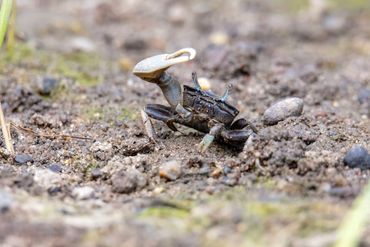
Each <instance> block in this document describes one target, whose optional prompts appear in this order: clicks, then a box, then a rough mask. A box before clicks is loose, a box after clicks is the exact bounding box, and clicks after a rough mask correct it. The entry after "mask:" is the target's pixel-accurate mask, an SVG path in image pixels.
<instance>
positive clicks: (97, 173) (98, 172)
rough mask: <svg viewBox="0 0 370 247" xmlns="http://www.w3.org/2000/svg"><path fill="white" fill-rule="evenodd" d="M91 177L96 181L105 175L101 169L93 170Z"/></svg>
mask: <svg viewBox="0 0 370 247" xmlns="http://www.w3.org/2000/svg"><path fill="white" fill-rule="evenodd" d="M90 175H91V179H93V180H95V179H98V178H100V177H102V176H103V175H104V173H103V171H102V170H101V169H99V168H95V169H92V170H91V173H90Z"/></svg>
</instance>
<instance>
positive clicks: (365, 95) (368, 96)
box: [357, 88, 370, 104]
mask: <svg viewBox="0 0 370 247" xmlns="http://www.w3.org/2000/svg"><path fill="white" fill-rule="evenodd" d="M357 99H358V102H359V103H360V104H365V103H368V104H370V89H369V88H365V89H362V90H360V92H359V93H358V95H357Z"/></svg>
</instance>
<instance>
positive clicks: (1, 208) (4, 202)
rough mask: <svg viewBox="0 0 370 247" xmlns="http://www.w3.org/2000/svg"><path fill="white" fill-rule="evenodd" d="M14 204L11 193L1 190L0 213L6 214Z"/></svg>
mask: <svg viewBox="0 0 370 247" xmlns="http://www.w3.org/2000/svg"><path fill="white" fill-rule="evenodd" d="M11 204H12V198H11V196H10V195H9V193H7V192H5V191H3V190H0V213H5V212H6V211H8V210H9V208H10V206H11Z"/></svg>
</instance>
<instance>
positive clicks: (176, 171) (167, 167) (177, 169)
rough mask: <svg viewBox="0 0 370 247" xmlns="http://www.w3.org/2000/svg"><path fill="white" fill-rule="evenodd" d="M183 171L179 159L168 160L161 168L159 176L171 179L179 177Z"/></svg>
mask: <svg viewBox="0 0 370 247" xmlns="http://www.w3.org/2000/svg"><path fill="white" fill-rule="evenodd" d="M181 173H182V170H181V163H180V161H178V160H171V161H168V162H166V163H164V164H162V165H161V167H160V168H159V176H160V177H162V178H165V179H167V180H171V181H173V180H176V179H178V178H179V177H180V176H181Z"/></svg>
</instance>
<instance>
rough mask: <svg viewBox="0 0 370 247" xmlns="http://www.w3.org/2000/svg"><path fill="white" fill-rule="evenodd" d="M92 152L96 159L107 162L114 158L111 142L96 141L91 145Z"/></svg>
mask: <svg viewBox="0 0 370 247" xmlns="http://www.w3.org/2000/svg"><path fill="white" fill-rule="evenodd" d="M90 151H91V152H92V153H93V155H94V157H95V158H96V159H98V160H107V159H109V158H110V157H111V156H112V152H113V146H112V144H111V143H109V142H99V141H96V142H94V143H93V144H92V145H91V147H90Z"/></svg>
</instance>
